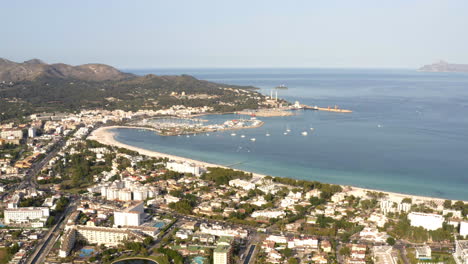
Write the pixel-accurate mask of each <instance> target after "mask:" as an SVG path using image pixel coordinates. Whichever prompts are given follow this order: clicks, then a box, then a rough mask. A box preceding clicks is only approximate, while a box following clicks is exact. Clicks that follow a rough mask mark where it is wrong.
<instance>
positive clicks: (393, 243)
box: [387, 237, 396, 246]
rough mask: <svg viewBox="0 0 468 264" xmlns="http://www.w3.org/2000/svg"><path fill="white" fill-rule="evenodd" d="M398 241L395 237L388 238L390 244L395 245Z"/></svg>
mask: <svg viewBox="0 0 468 264" xmlns="http://www.w3.org/2000/svg"><path fill="white" fill-rule="evenodd" d="M395 243H396V241H395V239H394V238H393V237H389V238H387V244H389V245H390V246H393V245H395Z"/></svg>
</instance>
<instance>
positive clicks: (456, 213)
mask: <svg viewBox="0 0 468 264" xmlns="http://www.w3.org/2000/svg"><path fill="white" fill-rule="evenodd" d="M450 213H451V214H452V217H455V218H462V212H461V211H459V210H450V209H444V210H443V211H442V215H448V214H450Z"/></svg>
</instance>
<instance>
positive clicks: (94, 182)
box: [0, 95, 468, 264]
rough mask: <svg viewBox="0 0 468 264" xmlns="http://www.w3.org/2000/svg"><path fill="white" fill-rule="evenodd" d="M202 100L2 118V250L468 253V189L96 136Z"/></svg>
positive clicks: (289, 257) (76, 253) (54, 256)
mask: <svg viewBox="0 0 468 264" xmlns="http://www.w3.org/2000/svg"><path fill="white" fill-rule="evenodd" d="M174 96H177V95H174ZM209 111H210V108H208V107H184V106H174V107H171V108H169V109H165V110H157V111H153V110H145V111H136V112H131V111H122V110H114V111H107V110H83V111H81V112H79V113H38V114H33V115H30V116H29V117H27V118H24V120H22V121H21V122H19V121H15V122H7V123H4V124H2V125H1V133H0V183H1V186H0V191H1V194H0V195H1V197H2V204H1V206H2V219H1V226H0V227H1V228H0V231H1V233H0V237H1V240H0V242H1V244H0V263H119V261H123V260H126V259H147V260H151V261H154V262H156V263H159V264H166V263H180V264H182V263H197V264H201V263H210V264H211V263H214V264H227V263H244V264H249V263H251V264H255V263H258V264H260V263H288V264H294V263H318V264H328V263H347V264H368V263H375V264H380V263H381V264H389V263H391V264H416V263H457V264H466V263H468V237H467V236H468V221H467V214H468V204H467V203H465V202H464V201H451V200H443V199H436V198H426V197H418V196H409V195H400V194H393V193H386V192H380V191H372V190H365V189H360V188H356V187H350V186H339V185H333V184H327V183H320V182H312V181H302V180H294V179H287V178H279V177H271V176H265V175H257V174H252V173H249V172H243V171H238V170H233V169H231V168H228V167H222V166H219V167H218V166H205V165H203V164H199V163H195V162H190V161H180V160H173V159H170V158H167V157H150V156H147V155H143V154H140V153H138V152H137V151H133V150H129V149H126V148H121V147H118V146H112V145H106V144H103V143H101V142H99V141H97V140H95V139H93V138H92V137H90V135H91V133H92V132H93V131H95V130H96V129H98V128H100V127H104V126H110V125H119V124H122V123H124V122H126V121H131V120H143V119H150V118H154V117H158V116H168V115H170V116H187V115H193V114H203V113H206V112H209ZM122 263H123V262H122Z"/></svg>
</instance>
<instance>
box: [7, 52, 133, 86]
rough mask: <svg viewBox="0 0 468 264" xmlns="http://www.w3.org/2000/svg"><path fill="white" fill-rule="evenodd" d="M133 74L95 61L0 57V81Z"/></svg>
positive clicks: (97, 78)
mask: <svg viewBox="0 0 468 264" xmlns="http://www.w3.org/2000/svg"><path fill="white" fill-rule="evenodd" d="M133 76H134V75H133V74H129V73H123V72H121V71H119V70H117V69H116V68H114V67H111V66H109V65H104V64H97V63H96V64H83V65H78V66H72V65H68V64H64V63H56V64H47V63H45V62H43V61H41V60H39V59H32V60H28V61H25V62H23V63H17V62H13V61H9V60H7V59H3V58H0V82H3V81H4V82H18V81H27V80H28V81H31V80H34V79H36V78H39V77H52V78H63V79H77V80H86V81H106V80H123V79H127V78H130V77H133Z"/></svg>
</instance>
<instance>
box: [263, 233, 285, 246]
mask: <svg viewBox="0 0 468 264" xmlns="http://www.w3.org/2000/svg"><path fill="white" fill-rule="evenodd" d="M265 240H267V241H273V242H275V243H278V244H286V243H288V239H287V238H286V237H285V236H275V235H269V236H268V237H267V238H266V239H265Z"/></svg>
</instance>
